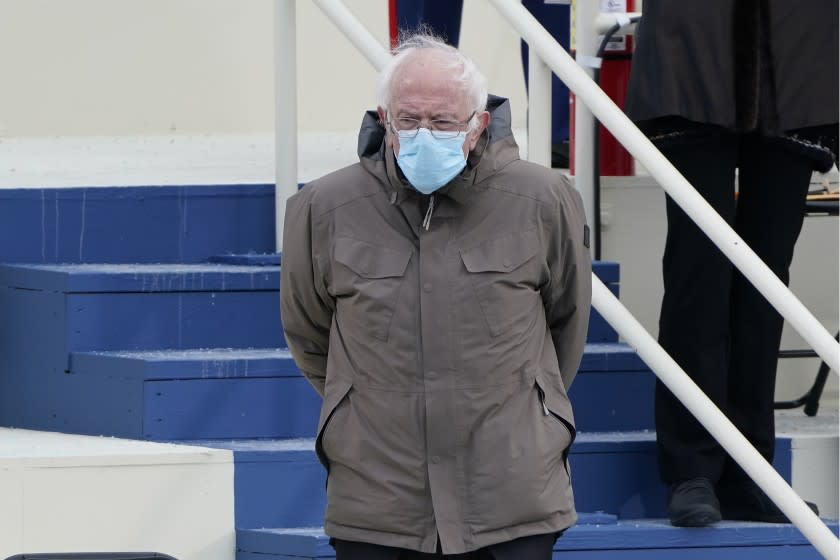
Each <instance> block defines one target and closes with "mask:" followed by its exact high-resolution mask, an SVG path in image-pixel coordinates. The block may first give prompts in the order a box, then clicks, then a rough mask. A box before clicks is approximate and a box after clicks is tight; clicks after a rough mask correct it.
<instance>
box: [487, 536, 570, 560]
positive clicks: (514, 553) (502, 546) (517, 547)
mask: <svg viewBox="0 0 840 560" xmlns="http://www.w3.org/2000/svg"><path fill="white" fill-rule="evenodd" d="M556 540H557V535H554V534H547V535H534V536H531V537H523V538H521V539H516V540H512V541H507V542H503V543H499V544H495V545H493V546H490V547H488V548H489V549H490V554H489V555H487V556H486V557H484V556H480V557H479V560H485V558H486V560H551V551H552V550H553V549H554V542H555V541H556Z"/></svg>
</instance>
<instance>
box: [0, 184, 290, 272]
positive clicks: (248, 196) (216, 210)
mask: <svg viewBox="0 0 840 560" xmlns="http://www.w3.org/2000/svg"><path fill="white" fill-rule="evenodd" d="M0 239H14V240H15V242H14V243H8V244H3V245H0V262H29V263H59V262H64V263H80V262H88V263H92V262H111V263H141V262H202V261H204V260H206V259H207V257H208V256H210V255H218V254H225V253H248V252H257V253H270V252H272V251H274V250H275V247H274V185H211V186H206V185H202V186H151V187H95V188H84V187H79V188H56V189H0Z"/></svg>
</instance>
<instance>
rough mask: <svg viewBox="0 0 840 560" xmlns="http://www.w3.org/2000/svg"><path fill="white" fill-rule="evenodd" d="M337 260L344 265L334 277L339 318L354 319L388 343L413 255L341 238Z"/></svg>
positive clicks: (373, 334)
mask: <svg viewBox="0 0 840 560" xmlns="http://www.w3.org/2000/svg"><path fill="white" fill-rule="evenodd" d="M334 258H335V260H336V262H338V263H339V264H340V266H338V267H336V269H335V272H334V275H333V282H334V286H333V294H334V295H335V297H336V300H337V302H336V312H337V316H338V319H339V320H342V319H343V318H350V319H351V320H352V321H353V322H354V323H356V325H357V326H359V327H361V328H363V329H365V330H366V332H368V333H369V334H370V335H371V336H373V337H374V338H377V339H379V340H383V341H385V340H388V331H389V330H390V326H391V320H392V318H393V316H394V311H395V310H396V307H397V302H398V300H399V295H400V288H401V287H402V284H403V280H404V277H405V271H406V268H408V262H409V261H410V260H411V252H410V251H401V250H397V249H391V248H388V247H382V246H379V245H373V244H371V243H367V242H365V241H361V240H359V239H352V238H349V237H339V238H337V239H336V240H335V253H334Z"/></svg>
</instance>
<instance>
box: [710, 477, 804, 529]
mask: <svg viewBox="0 0 840 560" xmlns="http://www.w3.org/2000/svg"><path fill="white" fill-rule="evenodd" d="M718 496H720V510H721V514H722V515H723V518H724V519H732V520H736V521H760V522H762V523H790V519H788V516H787V515H785V514H784V513H783V512H782V510H780V509H779V506H777V505H776V504H774V503H773V501H772V500H770V498H769V497H768V496H767V494H765V493H764V491H763V490H762V489H761V488H759V487H758V485H756V483H755V482H753V481H749V482H746V483H743V484H738V485H731V486H719V487H718ZM805 504H806V505H807V506H808V507H809V508H811V511H813V512H814V513H816V514H817V515H819V513H820V512H819V509H817V505H816V504H813V503H811V502H805Z"/></svg>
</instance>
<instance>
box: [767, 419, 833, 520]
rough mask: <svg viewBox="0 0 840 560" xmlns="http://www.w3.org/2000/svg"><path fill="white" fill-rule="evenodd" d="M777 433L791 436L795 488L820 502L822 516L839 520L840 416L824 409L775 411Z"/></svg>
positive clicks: (800, 493) (806, 496)
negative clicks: (808, 412) (812, 413)
mask: <svg viewBox="0 0 840 560" xmlns="http://www.w3.org/2000/svg"><path fill="white" fill-rule="evenodd" d="M776 432H777V433H778V434H779V435H785V436H790V438H791V444H790V446H791V461H792V464H791V474H792V485H793V488H794V490H796V492H797V493H798V494H799V495H800V496H801V497H802V498H803V499H805V500H808V501H810V502H813V503H815V504H817V507H818V508H819V510H820V516H822V517H828V518H832V519H837V518H838V516H840V514H838V500H840V488H838V476H840V465H838V445H837V442H838V438H837V432H838V415H837V411H836V410H835V411H825V410H823V411H821V412H820V413H819V414H818V415H817V416H815V417H807V416H805V415H804V414H802V413H801V412H793V411H785V412H777V413H776Z"/></svg>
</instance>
